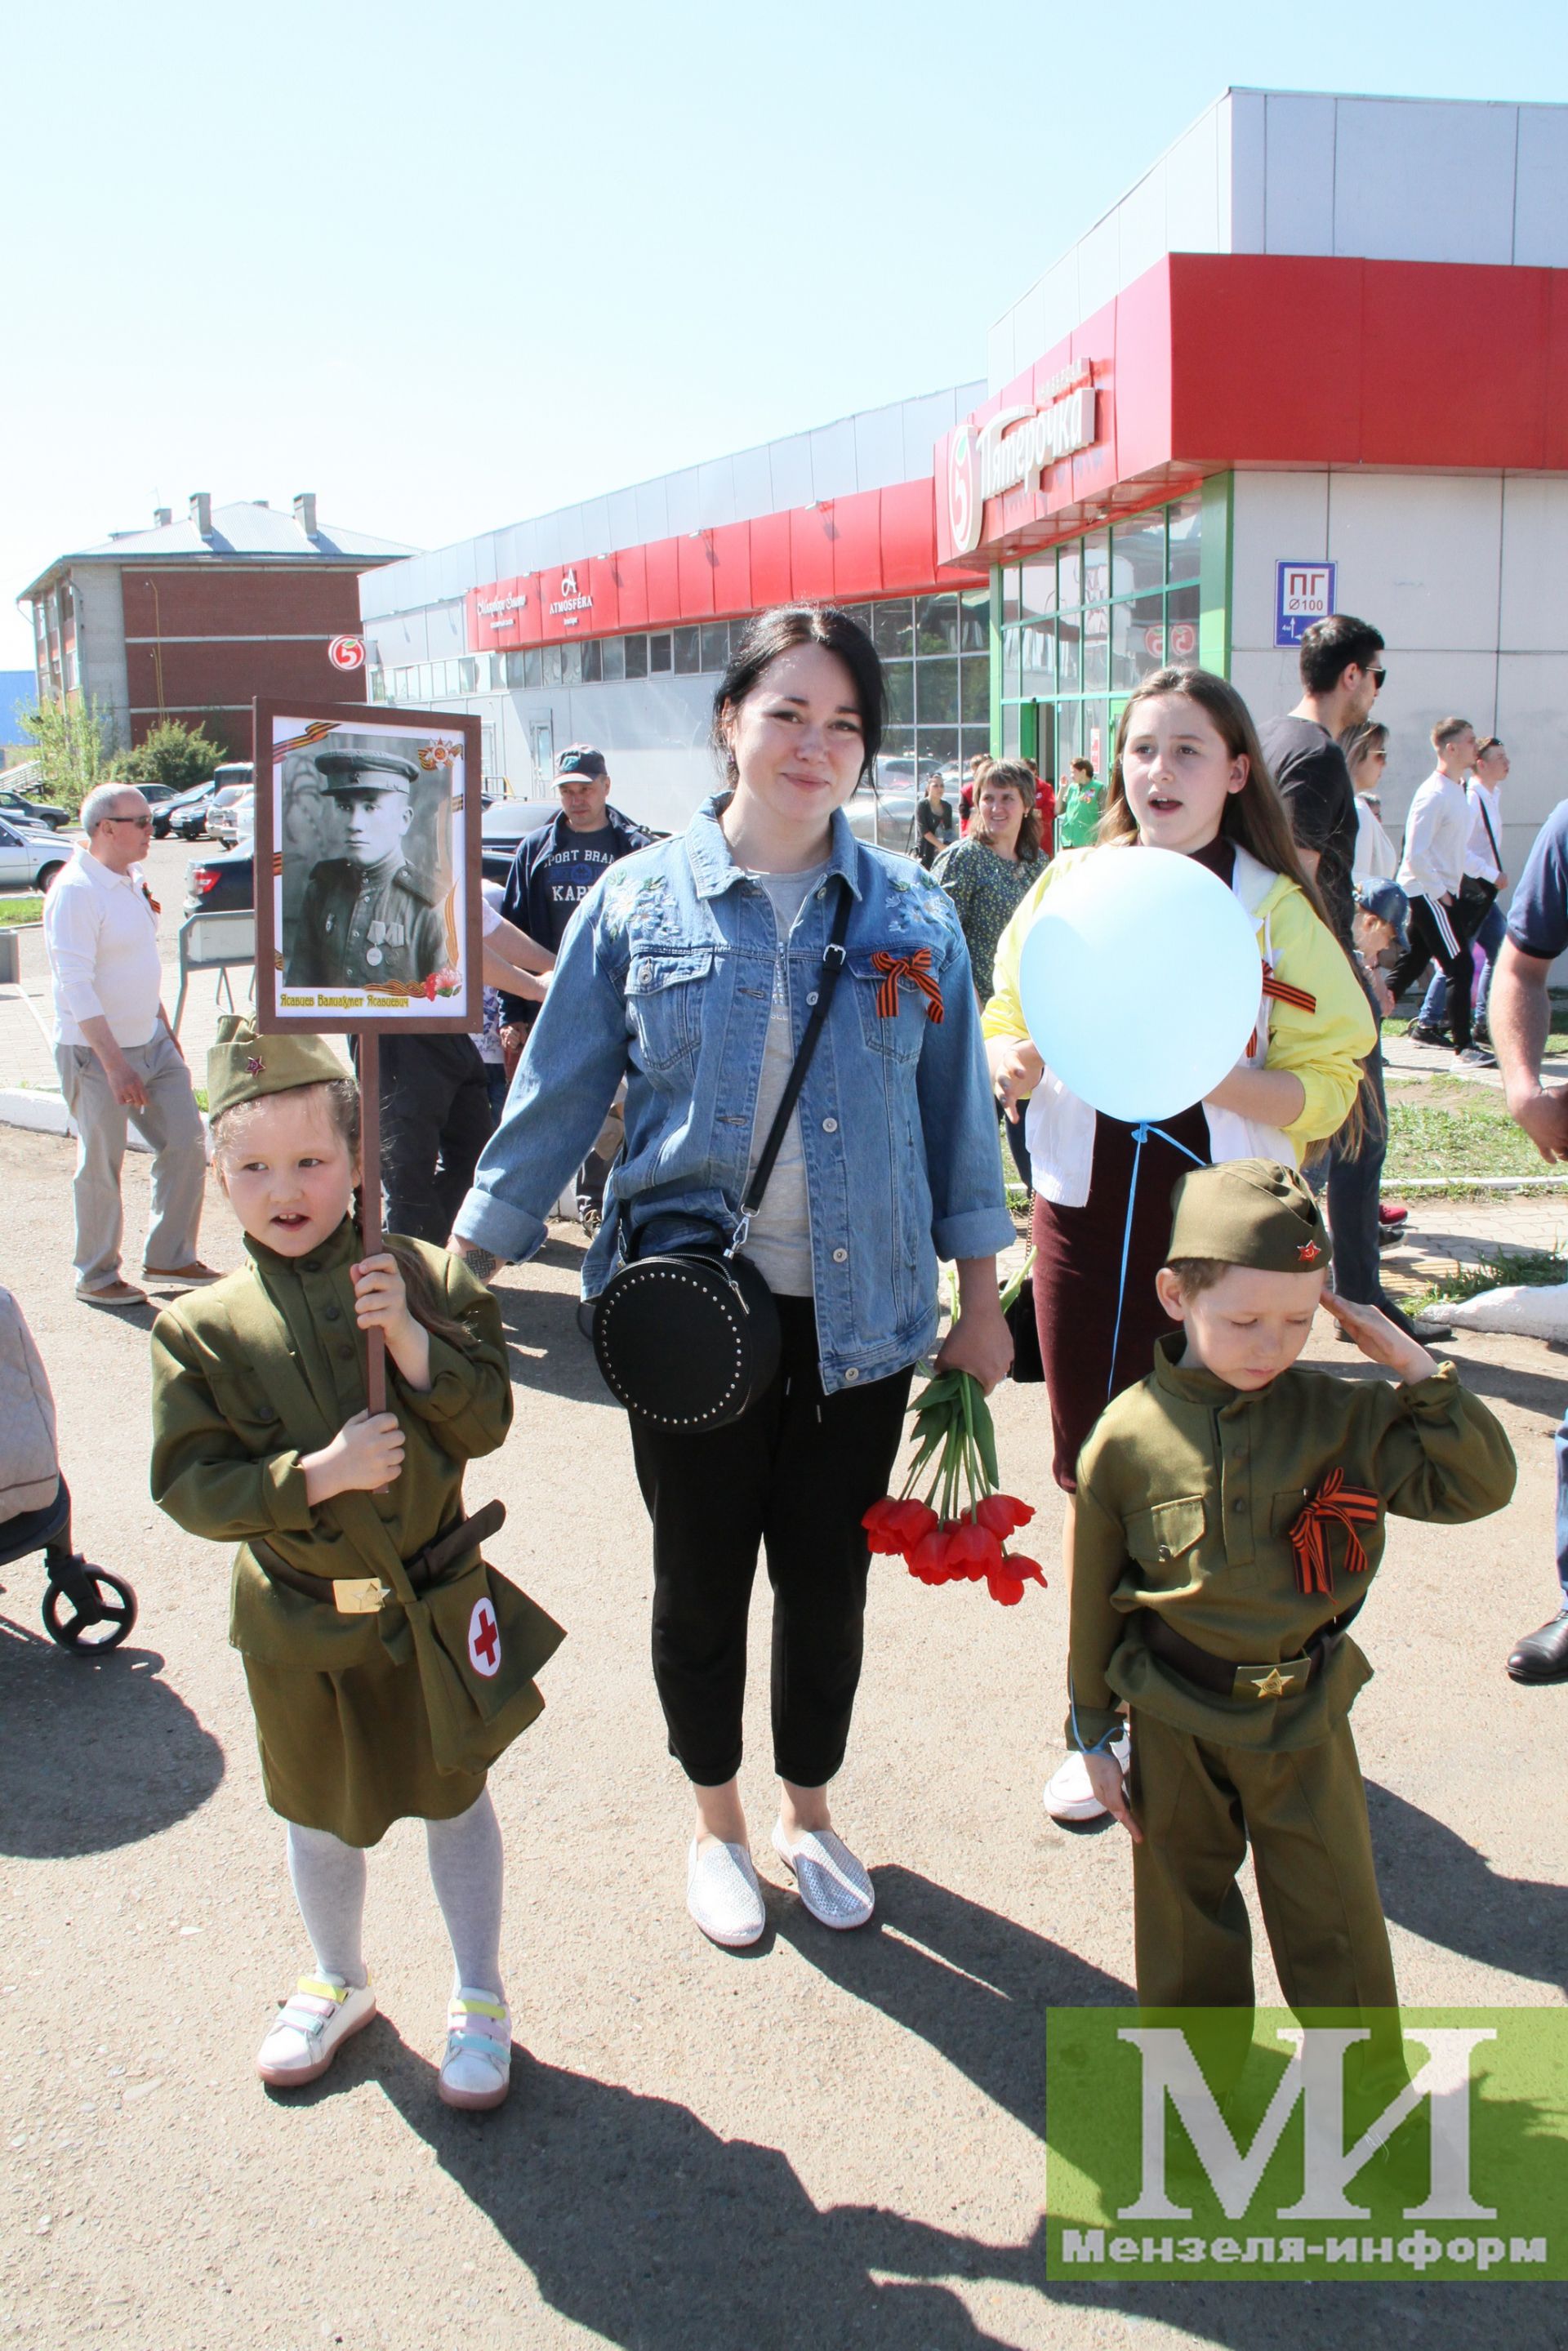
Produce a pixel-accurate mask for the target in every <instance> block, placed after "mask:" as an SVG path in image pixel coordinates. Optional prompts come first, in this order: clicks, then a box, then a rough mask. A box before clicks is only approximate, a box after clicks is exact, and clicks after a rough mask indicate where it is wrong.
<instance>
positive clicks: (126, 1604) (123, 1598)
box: [44, 1560, 136, 1652]
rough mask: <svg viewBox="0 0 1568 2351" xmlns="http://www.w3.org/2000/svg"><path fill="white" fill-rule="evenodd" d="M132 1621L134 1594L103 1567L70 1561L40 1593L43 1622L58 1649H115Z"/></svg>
mask: <svg viewBox="0 0 1568 2351" xmlns="http://www.w3.org/2000/svg"><path fill="white" fill-rule="evenodd" d="M135 1622H136V1594H135V1593H134V1592H132V1590H131V1586H130V1584H129V1583H121V1582H120V1578H119V1576H118V1575H110V1573H109V1572H108V1570H107V1569H106V1568H101V1567H89V1565H88V1564H87V1562H86V1561H85V1560H80V1561H76V1562H72V1567H71V1569H69V1570H68V1571H67V1573H66V1576H65V1578H64V1579H63V1580H62V1581H61V1582H59V1583H56V1582H55V1580H54V1578H53V1577H52V1576H51V1577H50V1579H49V1582H48V1583H47V1586H46V1587H45V1591H44V1623H45V1625H46V1626H47V1630H48V1634H49V1637H50V1639H51V1640H55V1641H57V1642H58V1643H59V1645H60V1646H61V1648H62V1649H79V1650H83V1651H87V1652H92V1651H95V1650H99V1649H117V1648H118V1647H119V1646H120V1643H121V1641H123V1640H124V1638H125V1636H126V1635H127V1634H128V1633H129V1632H130V1630H131V1626H132V1625H134V1624H135Z"/></svg>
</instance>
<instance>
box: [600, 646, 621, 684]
mask: <svg viewBox="0 0 1568 2351" xmlns="http://www.w3.org/2000/svg"><path fill="white" fill-rule="evenodd" d="M599 659H600V664H601V670H602V674H604V676H605V677H607V678H612V677H624V676H625V674H626V640H625V638H624V637H601V639H600V647H599Z"/></svg>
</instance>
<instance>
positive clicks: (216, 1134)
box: [213, 1078, 474, 1353]
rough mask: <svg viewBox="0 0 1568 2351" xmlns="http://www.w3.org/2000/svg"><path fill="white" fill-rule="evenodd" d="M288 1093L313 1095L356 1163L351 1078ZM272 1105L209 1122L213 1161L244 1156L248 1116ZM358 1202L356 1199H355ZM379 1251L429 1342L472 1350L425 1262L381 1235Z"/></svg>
mask: <svg viewBox="0 0 1568 2351" xmlns="http://www.w3.org/2000/svg"><path fill="white" fill-rule="evenodd" d="M287 1092H290V1093H302V1094H313V1095H316V1096H317V1097H319V1100H320V1102H321V1106H322V1108H323V1109H324V1110H325V1112H326V1113H327V1117H328V1119H329V1123H330V1124H331V1126H332V1129H333V1132H334V1133H335V1134H337V1135H338V1136H339V1137H340V1140H341V1141H342V1143H343V1144H344V1147H345V1148H346V1150H347V1151H348V1154H349V1157H350V1160H353V1159H356V1158H358V1156H359V1150H360V1131H361V1121H360V1089H359V1087H358V1086H357V1085H356V1084H355V1082H354V1081H353V1079H352V1078H326V1079H323V1080H322V1081H320V1082H319V1084H317V1085H313V1086H291V1087H289V1088H288V1089H287ZM271 1100H272V1096H271V1095H270V1094H262V1095H259V1096H256V1097H253V1098H252V1100H251V1101H249V1102H235V1103H234V1105H233V1106H232V1108H230V1109H228V1110H225V1111H221V1112H220V1113H219V1114H218V1116H217V1117H216V1118H215V1119H214V1121H213V1155H214V1158H218V1157H221V1156H222V1155H224V1153H225V1151H242V1150H243V1149H244V1148H245V1128H246V1113H252V1112H254V1110H255V1108H256V1102H257V1101H260V1102H270V1101H271ZM356 1198H357V1195H356ZM382 1249H385V1250H386V1251H387V1253H388V1255H389V1256H390V1257H392V1258H394V1259H396V1261H397V1270H398V1271H399V1272H400V1273H401V1274H402V1286H403V1288H404V1290H406V1291H407V1292H408V1311H409V1312H410V1313H411V1314H412V1315H413V1319H414V1321H415V1322H419V1323H423V1326H424V1328H425V1330H427V1331H428V1332H431V1334H432V1336H433V1337H434V1338H437V1339H444V1340H445V1341H446V1342H447V1343H448V1344H449V1345H450V1346H454V1347H462V1348H464V1349H465V1350H466V1351H468V1352H470V1353H471V1352H472V1350H473V1346H474V1333H473V1332H472V1331H470V1330H468V1329H466V1328H465V1325H464V1324H463V1323H461V1322H458V1321H457V1320H456V1318H455V1316H454V1315H451V1314H447V1313H445V1312H444V1311H443V1301H442V1300H441V1298H440V1296H439V1294H438V1292H437V1290H436V1288H435V1284H434V1282H433V1281H432V1280H431V1279H430V1276H429V1274H428V1273H427V1272H426V1271H425V1270H424V1261H423V1259H422V1258H421V1257H420V1255H419V1252H418V1250H417V1249H411V1248H410V1246H409V1244H408V1242H407V1241H405V1240H402V1239H400V1238H398V1237H397V1236H396V1235H395V1234H392V1233H386V1234H383V1235H382Z"/></svg>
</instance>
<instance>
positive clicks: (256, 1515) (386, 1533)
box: [152, 1019, 560, 2107]
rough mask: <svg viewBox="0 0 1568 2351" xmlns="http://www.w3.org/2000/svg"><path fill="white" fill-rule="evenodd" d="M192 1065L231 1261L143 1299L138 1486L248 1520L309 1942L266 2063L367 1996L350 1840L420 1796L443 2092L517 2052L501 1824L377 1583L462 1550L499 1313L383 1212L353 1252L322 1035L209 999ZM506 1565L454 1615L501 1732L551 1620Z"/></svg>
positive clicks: (483, 2088)
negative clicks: (377, 1228)
mask: <svg viewBox="0 0 1568 2351" xmlns="http://www.w3.org/2000/svg"><path fill="white" fill-rule="evenodd" d="M207 1083H208V1096H209V1102H210V1105H211V1115H212V1122H213V1135H214V1157H215V1164H216V1168H217V1173H218V1176H219V1180H220V1181H221V1183H222V1184H223V1186H224V1189H225V1192H226V1194H227V1195H228V1198H229V1202H230V1205H231V1206H232V1207H233V1208H234V1210H235V1214H236V1215H237V1217H238V1218H239V1221H240V1223H241V1225H242V1226H243V1227H244V1229H245V1238H246V1256H247V1259H248V1262H247V1264H246V1267H245V1268H244V1270H242V1271H240V1272H238V1273H234V1274H230V1275H228V1276H227V1277H226V1278H225V1280H223V1281H221V1282H219V1283H217V1284H216V1285H215V1286H214V1288H213V1289H211V1290H205V1291H201V1292H195V1293H193V1294H192V1295H190V1296H188V1297H185V1298H182V1299H180V1300H178V1301H176V1302H175V1303H174V1304H173V1305H172V1306H171V1307H170V1308H169V1309H168V1310H167V1311H165V1312H163V1313H162V1314H161V1315H160V1316H159V1318H158V1321H157V1322H156V1324H155V1325H154V1328H153V1332H152V1363H153V1407H152V1408H153V1452H152V1493H153V1498H154V1499H155V1500H156V1501H157V1502H158V1503H159V1505H160V1506H161V1507H162V1509H163V1510H167V1511H168V1512H169V1514H170V1516H171V1517H172V1519H174V1520H177V1521H178V1523H179V1524H180V1525H181V1526H183V1527H184V1528H186V1529H187V1530H188V1531H190V1532H191V1533H193V1534H198V1535H204V1536H206V1537H208V1538H210V1539H211V1540H213V1541H228V1542H234V1541H238V1543H239V1546H240V1548H239V1551H238V1552H237V1554H236V1557H235V1569H234V1583H233V1593H232V1616H231V1625H230V1638H231V1640H232V1641H233V1643H234V1645H235V1647H236V1648H237V1649H239V1650H240V1651H241V1653H242V1654H243V1656H244V1658H245V1667H246V1682H247V1684H248V1686H249V1690H250V1697H251V1703H252V1705H253V1707H254V1708H255V1712H256V1733H257V1739H258V1741H259V1744H260V1750H261V1766H262V1778H263V1782H264V1785H265V1787H266V1790H267V1801H268V1802H269V1803H270V1804H271V1805H272V1807H273V1809H274V1811H275V1812H278V1813H281V1814H282V1815H283V1817H284V1819H285V1820H286V1821H287V1823H288V1830H287V1848H288V1866H289V1872H290V1875H291V1876H292V1879H293V1882H294V1889H295V1893H296V1895H297V1896H298V1902H299V1907H300V1910H301V1913H302V1915H303V1917H304V1921H305V1928H306V1932H307V1934H308V1937H309V1939H310V1943H311V1946H312V1949H313V1950H314V1953H315V1959H316V1971H315V1973H314V1974H313V1975H308V1976H303V1977H301V1978H300V1980H299V1983H298V1987H297V1989H296V1990H295V1991H294V1992H293V1994H292V1995H291V1996H290V1998H289V1999H288V2000H287V2001H286V2003H285V2004H284V2006H283V2008H282V2010H281V2012H280V2014H279V2016H278V2018H277V2022H276V2023H275V2024H274V2025H273V2026H272V2028H271V2030H270V2031H269V2032H267V2037H266V2039H265V2040H264V2041H263V2043H262V2045H261V2050H260V2053H259V2055H258V2057H257V2060H256V2065H257V2071H258V2072H259V2073H260V2074H261V2077H262V2079H263V2080H264V2081H265V2082H267V2083H269V2084H272V2085H274V2086H276V2087H279V2088H284V2087H292V2086H296V2085H299V2084H302V2083H306V2082H311V2081H314V2080H316V2079H317V2077H318V2076H319V2074H323V2073H324V2072H325V2071H326V2069H327V2067H328V2066H329V2064H331V2062H332V2059H333V2057H334V2055H335V2054H336V2052H337V2050H338V2048H339V2046H340V2043H342V2042H343V2041H344V2040H346V2039H347V2038H348V2037H349V2035H350V2033H353V2032H358V2031H359V2030H360V2029H361V2027H362V2026H364V2025H366V2024H368V2023H369V2022H370V2021H371V2017H372V2016H373V2015H374V2014H375V2006H376V2003H375V1995H374V1993H373V1992H372V1991H371V1989H370V1984H369V1979H368V1976H367V1974H366V1970H365V1962H364V1956H363V1952H362V1950H361V1923H362V1917H363V1909H364V1896H365V1855H364V1848H365V1847H366V1846H369V1845H372V1844H378V1843H379V1842H380V1840H381V1838H382V1836H383V1835H384V1834H385V1833H386V1831H387V1829H388V1828H389V1827H390V1826H391V1824H392V1822H393V1821H395V1820H400V1819H402V1818H404V1817H405V1816H406V1817H412V1818H414V1819H419V1820H423V1822H424V1823H425V1824H426V1834H427V1838H428V1842H429V1857H430V1872H431V1879H432V1883H433V1884H434V1889H435V1895H436V1899H437V1901H438V1902H439V1903H440V1906H441V1909H442V1914H443V1917H444V1919H445V1922H446V1927H447V1930H448V1933H449V1934H450V1936H451V1938H452V1948H453V1956H454V1959H455V1986H454V1992H453V1998H452V2002H451V2006H450V2009H449V2011H448V2019H447V2025H448V2029H447V2038H446V2050H445V2055H444V2061H443V2064H442V2067H441V2074H440V2094H441V2096H442V2098H443V2099H444V2101H445V2102H446V2104H448V2105H457V2106H470V2107H481V2106H493V2105H499V2103H500V2101H501V2100H502V2099H503V2098H504V2097H505V2096H506V2095H507V2086H508V2078H509V2068H510V2063H511V2022H510V2018H509V2016H508V2013H507V2001H506V1994H505V1991H504V1990H503V1987H502V1983H501V1976H500V1956H499V1946H500V1929H501V1836H500V1830H499V1827H498V1825H497V1820H496V1815H495V1812H494V1810H493V1808H492V1806H491V1802H490V1798H489V1795H488V1793H487V1792H486V1783H485V1770H484V1768H483V1765H482V1764H481V1765H479V1766H478V1768H475V1769H457V1770H454V1769H450V1768H442V1766H441V1764H439V1763H438V1761H437V1755H436V1751H435V1746H434V1743H433V1731H432V1716H431V1707H430V1702H429V1699H428V1698H427V1691H426V1685H425V1683H424V1681H423V1679H422V1672H421V1659H420V1643H419V1641H418V1640H416V1639H415V1638H414V1636H413V1632H412V1630H411V1614H410V1611H409V1610H408V1609H407V1608H406V1607H405V1606H403V1605H400V1604H398V1602H397V1600H396V1598H395V1597H394V1596H393V1595H392V1593H390V1592H389V1590H388V1588H387V1587H388V1585H389V1584H391V1585H392V1587H394V1590H395V1589H396V1588H398V1587H401V1588H402V1592H403V1593H404V1595H405V1598H406V1599H408V1600H411V1601H413V1603H414V1607H415V1610H416V1611H417V1609H418V1607H419V1602H418V1600H417V1598H416V1596H415V1595H416V1593H418V1592H420V1591H422V1590H423V1589H426V1588H430V1589H434V1573H435V1570H436V1569H437V1567H439V1568H440V1569H441V1571H442V1573H443V1579H444V1580H446V1578H445V1571H446V1570H447V1569H448V1568H449V1567H451V1566H452V1565H453V1563H454V1562H455V1561H458V1560H463V1559H466V1560H467V1561H469V1562H476V1544H475V1541H473V1539H472V1538H471V1537H465V1534H463V1533H459V1534H458V1535H457V1539H456V1541H455V1543H452V1542H446V1543H444V1544H443V1543H441V1542H440V1541H439V1540H438V1539H440V1538H442V1537H444V1536H447V1535H450V1534H451V1533H452V1532H453V1531H454V1529H455V1525H458V1524H460V1522H461V1521H462V1517H463V1503H462V1487H463V1468H464V1464H465V1462H466V1461H468V1460H469V1459H471V1458H474V1457H476V1455H479V1454H484V1453H491V1452H494V1450H495V1449H496V1447H497V1446H498V1445H499V1444H500V1443H501V1441H502V1439H503V1438H504V1437H505V1436H506V1434H507V1427H508V1426H509V1425H510V1421H511V1416H512V1395H511V1383H510V1378H509V1375H508V1372H507V1353H506V1347H505V1344H504V1342H503V1338H502V1333H501V1323H500V1314H499V1311H498V1309H497V1305H496V1303H495V1301H494V1300H493V1299H492V1298H491V1296H490V1295H489V1293H488V1292H487V1291H486V1290H485V1289H484V1288H483V1287H482V1285H481V1284H480V1283H479V1282H477V1281H476V1280H474V1279H473V1277H472V1276H471V1275H470V1274H469V1273H468V1272H467V1271H466V1270H465V1268H464V1266H463V1265H462V1264H461V1262H460V1261H459V1260H458V1259H455V1258H453V1257H451V1256H449V1255H448V1254H447V1253H446V1252H445V1251H444V1250H442V1249H432V1248H429V1247H427V1246H426V1245H425V1244H423V1243H422V1242H417V1241H411V1240H406V1239H400V1240H398V1241H397V1242H395V1243H394V1244H392V1246H390V1247H389V1248H388V1249H385V1250H384V1251H382V1253H380V1254H379V1255H377V1256H375V1257H372V1258H369V1259H361V1255H360V1251H361V1238H360V1234H359V1232H358V1229H357V1228H356V1226H355V1222H354V1217H353V1197H354V1189H355V1186H356V1183H357V1181H358V1175H359V1167H358V1159H359V1094H358V1090H357V1089H356V1087H355V1086H354V1083H353V1081H352V1080H351V1079H350V1078H349V1076H348V1075H347V1073H346V1071H344V1069H343V1067H342V1065H341V1063H340V1061H338V1060H337V1058H336V1056H335V1055H334V1054H333V1053H332V1052H331V1051H330V1050H329V1048H328V1046H327V1045H326V1044H325V1043H324V1042H323V1040H320V1039H319V1038H314V1037H299V1038H292V1037H258V1036H257V1035H256V1031H255V1030H254V1029H252V1028H251V1027H250V1026H249V1025H248V1023H246V1022H243V1021H240V1020H236V1019H228V1020H225V1022H223V1023H221V1024H220V1034H219V1042H218V1044H217V1046H216V1047H215V1048H214V1051H213V1052H212V1054H211V1055H210V1057H209V1061H208V1076H207ZM356 1330H357V1331H358V1332H369V1331H371V1330H379V1331H380V1332H382V1335H383V1338H384V1341H385V1345H386V1358H387V1387H388V1401H389V1405H390V1406H391V1409H390V1410H388V1411H386V1412H382V1413H376V1414H371V1413H368V1412H367V1411H366V1410H365V1397H364V1362H363V1344H362V1342H361V1341H359V1340H358V1339H357V1338H356ZM427 1547H428V1548H427ZM438 1554H444V1555H441V1556H438ZM508 1593H509V1600H510V1603H511V1605H510V1606H509V1607H508V1609H507V1616H508V1631H507V1642H506V1644H505V1645H502V1644H501V1642H500V1638H499V1634H498V1630H497V1613H496V1610H495V1608H494V1606H493V1605H492V1604H489V1603H488V1602H485V1601H481V1602H476V1604H475V1608H474V1612H473V1617H472V1620H471V1621H472V1628H473V1629H472V1630H471V1631H470V1634H469V1640H470V1644H471V1646H472V1645H473V1644H474V1643H476V1642H477V1643H478V1644H480V1653H479V1655H478V1656H476V1657H475V1658H474V1660H473V1664H474V1667H475V1670H476V1672H478V1673H479V1674H481V1675H484V1676H487V1677H491V1678H490V1680H489V1681H488V1682H487V1683H486V1689H487V1691H493V1692H494V1695H495V1698H496V1701H497V1703H496V1705H495V1706H494V1707H493V1708H491V1712H492V1713H493V1715H494V1718H495V1725H496V1726H497V1727H495V1728H494V1729H493V1735H492V1736H491V1738H490V1740H489V1743H488V1747H487V1750H486V1751H487V1753H488V1755H489V1756H490V1757H491V1758H492V1759H493V1757H494V1755H495V1754H496V1753H497V1752H499V1751H500V1746H501V1744H504V1743H505V1741H506V1739H507V1736H508V1735H510V1736H515V1735H516V1732H517V1729H520V1728H521V1727H522V1726H523V1724H524V1723H525V1722H526V1721H528V1720H531V1719H532V1718H533V1716H534V1715H536V1714H537V1713H538V1709H539V1707H540V1705H541V1704H542V1700H541V1699H540V1698H539V1696H538V1691H537V1690H536V1689H535V1688H534V1687H533V1684H532V1681H531V1679H529V1678H528V1677H529V1676H531V1674H532V1673H533V1672H534V1671H535V1670H537V1668H538V1666H539V1665H540V1664H542V1663H543V1662H544V1659H545V1658H546V1657H548V1656H549V1654H550V1652H551V1650H552V1649H553V1648H554V1647H555V1646H556V1643H557V1642H558V1641H559V1638H560V1634H559V1629H558V1628H557V1627H556V1626H554V1625H551V1624H550V1622H549V1618H548V1617H545V1616H544V1615H543V1614H542V1613H541V1612H539V1611H538V1610H536V1609H534V1608H533V1607H532V1604H531V1603H528V1602H526V1601H524V1600H523V1599H522V1595H520V1594H517V1593H510V1592H509V1588H508ZM519 1610H520V1614H519ZM519 1627H520V1630H519ZM427 1646H428V1645H427ZM503 1646H505V1650H506V1657H505V1670H506V1676H507V1680H506V1682H504V1683H503V1681H502V1680H500V1679H499V1678H497V1677H499V1675H500V1673H501V1669H502V1650H503ZM448 1744H450V1742H448Z"/></svg>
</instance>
